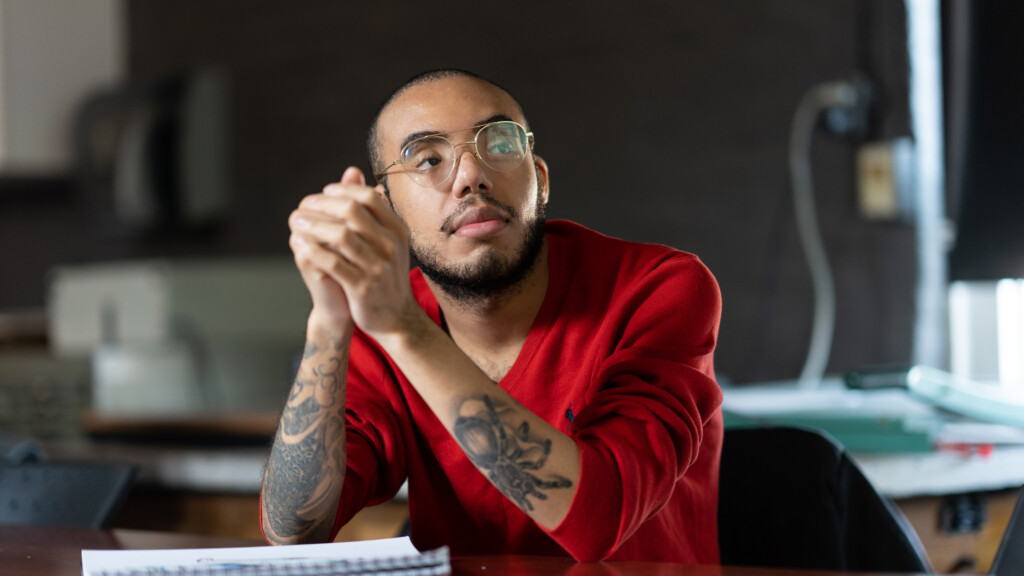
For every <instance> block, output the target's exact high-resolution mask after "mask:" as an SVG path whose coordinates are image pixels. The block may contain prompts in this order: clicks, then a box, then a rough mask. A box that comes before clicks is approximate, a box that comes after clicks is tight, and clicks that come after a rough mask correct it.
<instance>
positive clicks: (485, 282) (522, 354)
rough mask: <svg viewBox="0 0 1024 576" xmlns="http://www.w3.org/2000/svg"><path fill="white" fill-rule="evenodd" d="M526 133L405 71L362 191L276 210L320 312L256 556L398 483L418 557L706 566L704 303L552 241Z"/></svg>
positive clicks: (693, 276)
mask: <svg viewBox="0 0 1024 576" xmlns="http://www.w3.org/2000/svg"><path fill="white" fill-rule="evenodd" d="M527 126H528V125H527V122H526V118H525V117H524V115H523V112H522V110H521V108H520V106H519V104H518V103H517V102H516V101H515V100H514V99H513V98H512V97H511V96H510V95H509V94H508V92H506V91H505V90H503V89H501V88H500V87H498V86H496V85H494V84H492V83H490V82H488V81H486V80H483V79H481V78H479V77H477V76H475V75H472V74H470V73H467V72H462V71H455V70H445V71H438V72H432V73H428V74H425V75H421V76H419V77H417V78H415V79H413V80H411V81H410V82H408V83H407V84H405V85H404V86H403V87H401V88H400V89H399V90H398V91H396V92H395V93H394V94H393V95H392V96H391V98H390V99H389V100H388V101H387V102H386V103H385V105H384V106H383V107H382V109H381V111H380V112H379V114H378V116H377V118H376V120H375V121H374V123H373V127H372V128H371V131H370V137H369V138H368V146H369V149H370V156H371V164H372V166H373V168H374V171H375V172H376V173H377V174H376V178H377V180H378V182H379V184H378V185H377V186H376V187H370V186H369V185H368V184H366V182H365V179H364V177H363V175H362V174H361V172H360V171H359V170H358V169H356V168H349V169H347V170H346V171H345V173H344V175H343V176H342V178H341V182H339V183H337V184H331V185H328V186H327V187H325V188H324V190H323V192H322V193H321V194H316V195H313V196H309V197H307V198H305V199H303V200H302V202H301V203H300V205H299V207H298V209H297V210H295V211H294V212H293V213H292V215H291V218H290V220H289V225H290V227H291V231H292V234H291V239H290V244H291V248H292V251H293V252H294V255H295V262H296V264H297V266H298V269H299V271H300V273H301V275H302V278H303V281H304V282H305V283H306V286H307V287H308V289H309V292H310V295H311V296H312V300H313V308H312V311H311V313H310V315H309V320H308V323H307V331H306V339H307V344H306V352H305V355H304V357H303V360H302V364H301V366H300V368H299V373H298V377H297V378H296V381H295V383H294V385H293V387H292V391H291V395H290V397H289V399H288V402H287V405H286V406H285V409H284V413H283V415H282V418H281V424H280V427H279V429H278V433H277V437H276V439H275V441H274V446H273V449H272V451H271V455H270V459H269V461H268V463H267V471H266V476H265V479H264V484H263V492H262V498H261V513H262V528H263V531H264V534H265V535H266V538H267V540H268V541H270V542H271V543H275V544H284V543H296V542H317V541H327V540H330V539H332V538H333V536H334V535H335V534H336V533H337V530H338V529H339V527H340V526H341V525H343V524H344V523H345V522H347V521H348V520H349V519H350V518H351V517H352V516H353V515H354V514H355V513H356V512H357V511H358V510H359V509H361V508H362V507H364V506H368V505H373V504H377V503H381V502H384V501H387V500H388V499H390V498H392V497H393V496H394V494H395V492H396V491H397V490H398V489H399V487H400V486H401V485H402V483H403V482H404V481H405V480H406V478H408V480H409V508H410V524H411V536H412V539H413V542H414V543H415V544H416V545H417V546H418V547H420V548H421V549H428V548H434V547H438V546H441V545H448V546H450V547H451V550H452V553H453V554H474V553H516V554H546V555H552V554H555V555H565V554H568V555H571V556H572V557H574V558H576V559H578V560H598V559H605V558H609V559H633V560H665V561H680V562H696V563H717V562H718V542H717V524H716V509H717V494H718V463H719V454H720V448H721V438H722V421H721V412H720V410H719V404H720V402H721V392H720V390H719V389H718V386H717V385H716V383H715V380H714V369H713V366H712V356H713V351H714V347H715V341H716V338H717V332H718V322H719V316H720V312H721V300H720V295H719V291H718V286H717V284H716V283H715V280H714V278H713V277H712V275H711V274H710V272H708V270H707V269H706V268H705V267H704V266H703V264H701V263H700V261H699V260H697V258H696V257H694V256H692V255H690V254H686V253H683V252H679V251H676V250H672V249H670V248H666V247H663V246H655V245H643V244H634V243H628V242H624V241H621V240H616V239H612V238H608V237H605V236H602V235H600V234H597V233H595V232H592V231H590V230H587V229H585V228H583V227H581V226H578V225H576V224H573V223H570V222H565V221H555V222H550V223H545V220H544V206H545V204H546V203H547V201H548V195H549V193H550V189H549V179H548V167H547V164H545V162H544V161H543V160H541V158H540V157H538V156H536V155H534V154H533V151H532V148H533V134H532V133H530V132H529V129H528V127H527ZM410 252H411V253H412V256H413V258H414V260H415V263H416V264H417V265H418V267H417V268H416V269H414V270H413V271H412V272H411V273H410V272H409V253H410Z"/></svg>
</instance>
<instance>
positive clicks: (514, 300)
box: [427, 242, 548, 350]
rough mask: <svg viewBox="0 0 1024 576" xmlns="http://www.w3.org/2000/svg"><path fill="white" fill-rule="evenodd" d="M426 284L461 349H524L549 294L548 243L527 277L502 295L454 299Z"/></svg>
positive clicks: (432, 283) (438, 288) (428, 282)
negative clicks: (521, 347) (516, 346)
mask: <svg viewBox="0 0 1024 576" xmlns="http://www.w3.org/2000/svg"><path fill="white" fill-rule="evenodd" d="M427 284H428V286H430V289H431V291H432V292H433V293H434V296H435V298H437V303H438V306H440V308H441V314H442V315H443V316H444V320H445V324H446V325H447V328H448V333H449V334H450V335H451V337H452V339H453V340H455V342H456V344H458V345H459V347H461V348H463V349H466V348H467V346H468V347H471V348H474V349H477V350H484V349H488V348H493V349H497V348H501V347H504V346H513V345H518V346H521V345H522V343H523V342H524V341H525V340H526V335H527V334H528V333H529V331H530V327H531V326H532V325H533V320H534V319H535V318H536V317H537V313H538V312H539V311H540V307H541V305H542V304H543V303H544V297H545V295H546V294H547V288H548V247H547V242H545V243H544V245H543V247H542V248H541V250H540V253H539V254H537V258H536V260H535V261H534V264H533V266H532V268H531V269H530V271H529V272H528V273H527V274H526V276H525V277H523V279H522V280H520V281H519V282H518V283H516V284H515V285H514V286H510V287H509V288H508V289H506V290H503V291H502V292H501V293H498V294H494V295H491V296H486V297H479V298H473V299H455V298H452V297H451V296H450V295H449V294H448V293H446V292H445V291H444V290H442V289H440V287H439V286H437V285H436V284H434V282H432V281H431V280H430V279H429V278H428V279H427Z"/></svg>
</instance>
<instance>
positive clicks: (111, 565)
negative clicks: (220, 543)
mask: <svg viewBox="0 0 1024 576" xmlns="http://www.w3.org/2000/svg"><path fill="white" fill-rule="evenodd" d="M419 555H420V552H419V551H417V550H416V548H415V547H414V546H413V545H412V542H411V541H410V540H409V538H408V537H403V538H386V539H383V540H369V541H363V542H335V543H329V544H298V545H293V546H255V547H250V548H193V549H179V550H82V574H83V575H84V576H97V575H99V574H104V573H106V574H117V573H123V572H129V571H131V572H144V573H153V574H158V573H166V572H170V571H176V570H181V569H183V568H184V569H189V570H192V569H201V570H202V571H210V572H217V571H219V570H223V569H224V568H225V567H229V566H230V567H233V566H238V565H249V564H255V563H259V564H274V565H285V564H292V563H302V562H303V561H316V560H332V561H333V560H348V561H359V562H372V561H375V560H381V561H384V560H389V559H394V558H401V557H412V556H419Z"/></svg>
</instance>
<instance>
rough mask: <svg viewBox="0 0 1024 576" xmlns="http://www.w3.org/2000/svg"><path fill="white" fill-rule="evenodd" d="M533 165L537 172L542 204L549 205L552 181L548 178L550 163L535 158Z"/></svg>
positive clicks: (535, 156)
mask: <svg viewBox="0 0 1024 576" xmlns="http://www.w3.org/2000/svg"><path fill="white" fill-rule="evenodd" d="M533 165H534V167H535V168H536V170H537V193H538V194H540V197H541V202H543V203H544V204H547V203H548V197H549V194H550V192H551V180H550V179H549V177H548V163H547V162H545V161H544V159H543V158H541V157H540V156H537V155H534V156H533Z"/></svg>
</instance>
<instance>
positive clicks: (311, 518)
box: [263, 343, 347, 543]
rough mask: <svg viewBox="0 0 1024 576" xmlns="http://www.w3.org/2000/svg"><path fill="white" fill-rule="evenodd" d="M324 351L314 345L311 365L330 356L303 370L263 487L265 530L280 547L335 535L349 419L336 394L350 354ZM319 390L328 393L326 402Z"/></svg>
mask: <svg viewBox="0 0 1024 576" xmlns="http://www.w3.org/2000/svg"><path fill="white" fill-rule="evenodd" d="M332 348H334V350H333V351H327V350H319V349H317V347H316V345H314V344H312V343H310V344H307V346H306V351H305V353H304V355H303V357H304V359H305V360H307V361H312V362H315V360H313V358H314V357H315V356H316V355H317V354H318V353H320V352H328V353H329V356H328V357H327V358H326V359H324V360H323V361H320V362H315V363H314V364H313V365H312V366H310V367H309V368H308V370H304V371H302V372H303V373H302V374H300V376H299V377H298V378H296V380H295V384H294V385H293V386H292V392H291V395H290V396H289V398H288V402H287V404H286V405H285V408H284V412H283V413H282V414H281V424H280V426H279V427H278V430H277V436H276V438H275V440H274V446H273V448H272V449H271V455H270V460H269V461H268V464H267V472H266V477H265V479H264V486H263V505H264V507H265V518H264V523H265V528H267V529H265V530H264V532H265V533H266V535H267V538H268V539H269V540H271V541H272V542H275V543H285V542H286V541H287V542H290V541H293V540H294V539H297V540H298V541H306V542H309V541H319V542H326V541H327V540H328V539H329V538H330V536H331V530H332V528H333V525H332V520H333V516H332V514H331V513H330V512H331V511H332V510H333V509H334V508H335V507H336V506H337V505H338V503H337V500H336V498H337V494H338V493H339V491H340V486H341V483H342V481H343V479H344V472H345V457H346V454H345V443H344V438H345V436H344V426H345V422H344V417H343V414H342V410H340V409H339V408H338V407H337V406H336V405H337V404H339V401H340V399H339V398H337V397H336V396H335V394H336V393H337V392H338V390H339V389H340V388H341V387H342V385H343V382H344V380H343V378H344V375H343V374H340V370H341V367H342V366H344V365H345V360H346V354H347V351H345V352H342V353H341V354H338V352H339V348H340V347H339V346H332ZM318 390H323V391H326V392H327V393H328V395H327V396H326V399H325V397H324V396H323V395H319V398H320V400H318V394H317V391H318Z"/></svg>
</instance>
